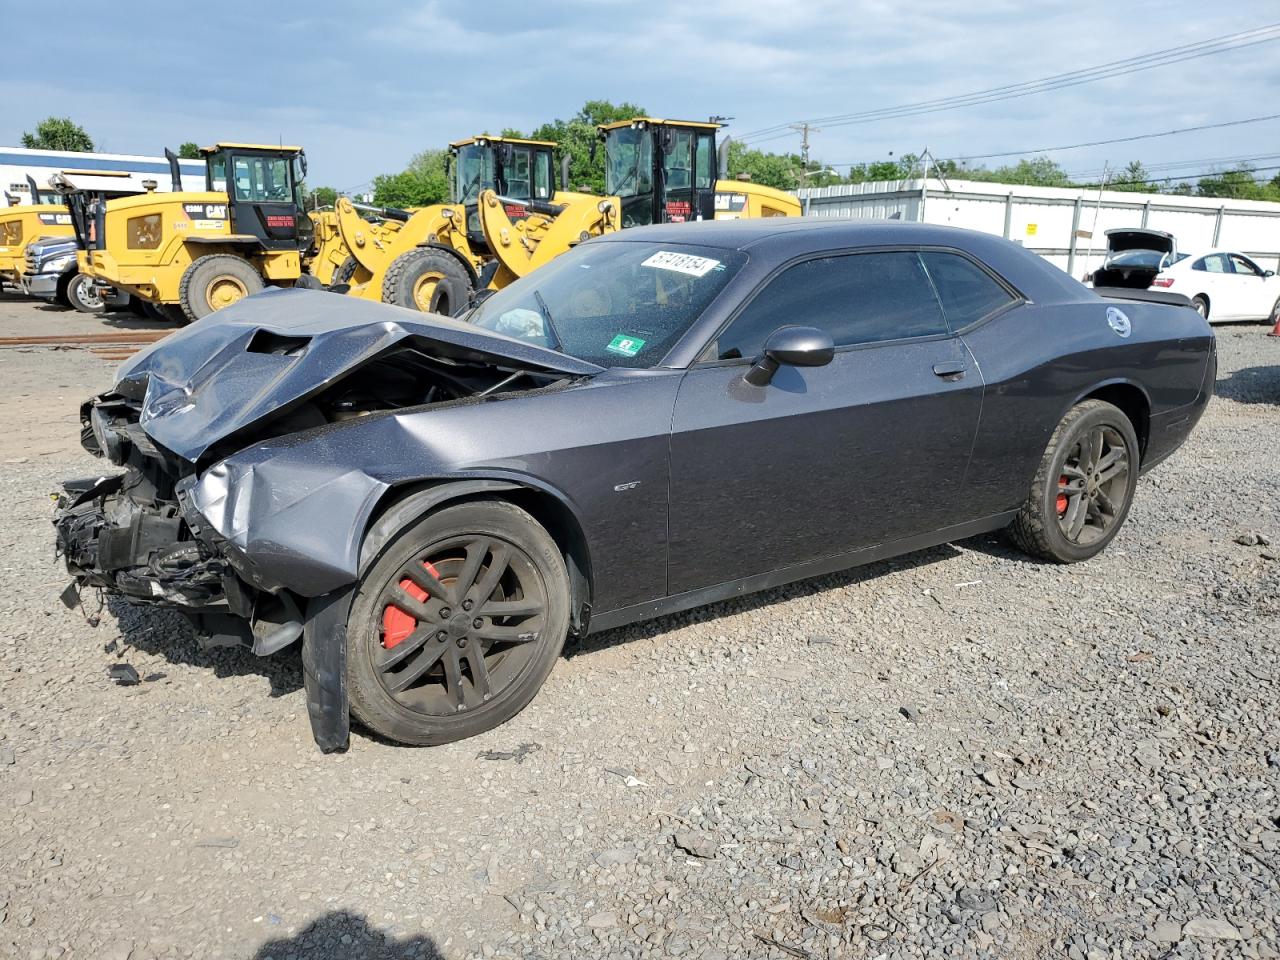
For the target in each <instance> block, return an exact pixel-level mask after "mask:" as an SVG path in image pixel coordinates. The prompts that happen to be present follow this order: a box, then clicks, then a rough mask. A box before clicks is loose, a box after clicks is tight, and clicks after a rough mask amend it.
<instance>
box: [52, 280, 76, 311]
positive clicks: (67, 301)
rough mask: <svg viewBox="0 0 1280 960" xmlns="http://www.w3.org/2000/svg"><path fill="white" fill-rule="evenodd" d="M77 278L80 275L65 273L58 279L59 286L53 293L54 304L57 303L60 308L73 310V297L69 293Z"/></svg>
mask: <svg viewBox="0 0 1280 960" xmlns="http://www.w3.org/2000/svg"><path fill="white" fill-rule="evenodd" d="M77 276H79V274H75V273H64V274H63V275H62V276H60V277H59V278H58V286H57V288H56V289H55V290H54V292H53V299H54V302H55V303H57V304H58V306H60V307H66V308H68V309H71V296H70V294H69V292H68V291H69V290H70V289H71V281H72V280H74V279H75V278H76V277H77Z"/></svg>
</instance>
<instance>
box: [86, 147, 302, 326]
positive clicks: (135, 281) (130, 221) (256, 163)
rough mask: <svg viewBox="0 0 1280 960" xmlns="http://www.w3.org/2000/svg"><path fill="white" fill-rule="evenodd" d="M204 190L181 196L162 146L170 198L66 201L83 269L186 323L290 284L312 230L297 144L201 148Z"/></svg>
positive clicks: (159, 195)
mask: <svg viewBox="0 0 1280 960" xmlns="http://www.w3.org/2000/svg"><path fill="white" fill-rule="evenodd" d="M201 152H202V153H203V155H204V157H205V161H206V163H207V164H208V172H207V174H206V181H205V190H204V191H203V192H183V191H182V190H181V175H180V173H179V170H178V161H177V157H176V156H175V155H174V154H173V153H172V152H171V151H168V150H166V151H165V156H166V157H167V158H168V159H169V165H170V170H171V173H172V177H173V187H174V190H173V192H172V193H153V192H149V193H146V194H143V195H141V196H134V197H125V198H122V199H118V200H111V201H109V202H107V203H106V204H105V205H97V206H96V207H94V206H93V205H90V204H72V206H71V213H72V220H73V223H74V225H75V230H76V237H77V240H78V242H79V244H80V247H81V251H82V256H81V261H82V262H81V269H82V271H84V272H86V273H89V274H91V275H92V276H93V277H95V278H96V279H97V280H99V281H100V282H102V283H104V284H108V285H110V286H113V287H116V288H118V289H120V290H124V291H126V292H128V293H130V294H132V295H134V296H135V297H138V298H140V299H141V300H143V301H146V302H149V303H152V304H157V305H160V306H162V307H164V308H168V309H170V310H172V309H173V308H180V309H181V311H182V314H183V315H185V317H186V318H187V319H189V320H198V319H200V318H201V317H203V316H205V315H207V314H209V313H212V312H213V311H214V310H218V309H221V308H222V307H225V306H228V305H230V304H232V303H235V302H237V301H239V300H241V299H243V298H244V297H247V296H249V295H251V294H254V293H257V292H258V291H259V290H261V289H263V287H264V286H266V285H267V284H273V285H277V286H292V285H294V284H295V283H296V282H297V281H298V278H299V277H301V276H302V275H303V273H302V258H303V255H304V253H305V252H306V251H307V250H308V249H309V248H310V246H311V242H312V236H313V230H314V226H313V224H312V221H311V219H310V218H309V217H308V216H307V215H306V214H305V212H304V211H303V205H302V179H303V177H304V175H305V174H306V169H307V167H306V155H305V154H304V153H303V151H302V148H301V147H285V146H279V147H276V146H269V145H263V144H249V143H219V144H217V145H216V146H213V147H206V148H204V149H203V150H202V151H201Z"/></svg>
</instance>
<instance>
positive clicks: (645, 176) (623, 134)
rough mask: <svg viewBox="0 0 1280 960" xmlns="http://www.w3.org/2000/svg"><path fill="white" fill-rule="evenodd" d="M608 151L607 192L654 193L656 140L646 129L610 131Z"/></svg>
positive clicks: (636, 194) (625, 193) (627, 193)
mask: <svg viewBox="0 0 1280 960" xmlns="http://www.w3.org/2000/svg"><path fill="white" fill-rule="evenodd" d="M605 152H606V153H607V154H608V157H607V160H608V162H607V163H606V164H605V187H604V190H605V193H608V194H612V195H613V196H615V197H637V196H643V195H644V194H648V193H653V140H652V139H651V138H650V136H649V132H648V131H647V130H635V129H626V130H613V131H611V132H610V134H609V139H608V140H607V141H606V142H605Z"/></svg>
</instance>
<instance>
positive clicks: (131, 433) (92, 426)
mask: <svg viewBox="0 0 1280 960" xmlns="http://www.w3.org/2000/svg"><path fill="white" fill-rule="evenodd" d="M141 409H142V400H141V398H130V397H127V396H123V395H121V394H118V393H113V394H106V395H104V396H100V397H95V398H94V399H92V400H90V401H89V402H88V403H86V404H85V405H84V406H83V407H82V408H81V443H82V445H83V446H84V447H85V449H86V450H88V451H90V452H91V453H94V454H95V455H98V456H101V457H104V458H105V459H107V460H110V461H111V463H112V464H114V465H115V466H117V467H119V468H123V470H122V472H117V473H113V474H111V475H108V476H103V477H96V478H91V479H85V480H74V481H69V482H67V483H65V484H64V485H63V486H64V489H63V492H62V493H61V494H60V495H59V497H58V499H57V508H56V511H55V515H54V526H55V528H56V531H57V540H56V543H57V550H58V553H59V555H60V556H62V557H63V558H65V561H66V564H67V569H68V571H69V572H70V573H71V574H72V576H73V577H74V578H75V580H74V583H73V585H72V587H71V588H69V589H68V591H67V592H66V593H65V594H64V600H65V601H66V602H67V603H68V605H69V606H74V605H75V604H76V602H77V599H78V596H79V592H80V590H81V589H83V588H84V587H98V588H101V589H102V590H104V591H105V592H107V593H110V594H116V595H119V596H120V597H123V598H125V599H127V600H129V601H130V602H134V603H140V604H154V605H160V606H166V607H172V608H175V609H177V610H179V611H180V612H182V613H184V614H185V615H187V617H188V618H189V619H190V620H191V622H192V625H193V627H194V628H195V631H196V636H197V638H198V639H199V640H200V641H201V642H202V643H203V644H205V645H207V646H227V645H237V644H243V645H246V646H250V647H252V648H253V649H254V651H255V652H257V653H260V654H263V653H270V652H273V651H274V650H276V649H279V648H280V647H282V646H285V645H287V644H288V643H290V642H292V641H293V640H295V639H297V638H298V636H300V635H301V632H302V625H301V622H300V620H301V618H300V616H299V614H298V609H297V604H296V603H295V602H294V601H293V599H292V598H291V597H289V596H288V595H287V594H283V595H280V596H273V595H270V594H263V593H262V592H261V591H259V590H257V589H255V588H254V587H252V586H250V585H249V584H247V583H246V582H245V581H244V580H243V579H242V578H241V577H240V576H238V575H237V573H236V570H235V567H234V565H233V564H232V562H231V561H230V559H229V557H228V553H227V549H226V543H225V541H223V540H222V539H221V538H220V537H218V535H217V534H216V533H215V532H214V531H213V530H212V529H211V528H210V526H209V524H208V523H207V522H205V521H204V519H203V518H202V517H201V516H200V514H199V513H198V512H196V511H195V510H194V508H193V507H192V505H191V502H190V499H189V498H188V497H186V496H184V492H183V491H184V490H185V489H186V488H189V486H190V484H191V482H192V481H193V480H194V468H193V467H192V465H191V464H189V463H187V462H185V461H183V460H181V459H179V458H178V457H176V456H174V455H173V454H170V453H168V452H167V451H165V450H163V449H162V448H160V447H158V446H157V445H156V444H155V443H154V442H153V441H152V440H151V439H150V438H149V437H148V436H147V434H146V433H145V432H144V431H143V429H142V427H141V426H140V424H139V415H140V412H141Z"/></svg>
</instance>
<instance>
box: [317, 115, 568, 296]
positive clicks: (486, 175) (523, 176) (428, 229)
mask: <svg viewBox="0 0 1280 960" xmlns="http://www.w3.org/2000/svg"><path fill="white" fill-rule="evenodd" d="M555 149H556V144H554V143H552V142H550V141H547V140H529V139H525V138H520V137H493V136H488V135H487V134H485V135H480V136H476V137H469V138H467V139H465V140H458V141H456V142H454V143H451V144H449V181H450V195H451V200H450V202H449V203H443V204H435V205H432V206H429V207H422V208H419V209H416V210H400V209H396V208H394V207H372V206H367V205H364V204H360V203H356V202H354V201H351V200H349V199H346V198H339V200H338V202H337V204H336V205H335V209H334V212H333V215H332V224H333V227H332V234H333V235H335V236H336V238H337V239H335V240H330V241H328V242H326V241H325V240H324V239H323V238H324V236H328V235H329V233H330V230H329V225H328V224H327V223H322V226H321V228H320V232H319V234H318V236H319V238H320V242H319V253H318V255H317V257H316V259H315V261H314V264H313V266H312V272H313V273H314V274H315V275H316V276H317V277H318V278H319V279H321V280H324V272H325V271H326V270H327V269H328V268H330V267H332V281H331V282H332V283H335V284H336V283H345V284H347V285H349V292H350V293H351V294H352V295H355V296H359V297H363V298H365V299H368V300H380V301H382V302H384V303H393V304H397V305H399V306H405V307H414V308H417V309H419V310H426V311H431V312H435V313H443V314H453V313H457V312H458V311H459V310H461V309H462V308H464V307H466V306H467V304H468V302H469V301H470V297H471V294H472V292H473V291H475V290H476V289H478V288H479V287H482V286H485V285H486V283H487V278H485V279H483V280H482V273H483V272H484V266H485V264H486V263H488V262H490V261H492V260H493V257H494V252H493V251H492V250H491V249H490V240H489V238H488V236H487V235H486V233H485V228H484V223H483V220H482V217H481V213H480V207H481V196H482V194H484V193H485V192H486V191H488V192H490V193H491V194H494V195H497V196H501V197H503V199H504V202H503V210H504V214H505V217H506V218H507V220H508V221H515V222H521V221H523V220H524V219H526V218H527V217H528V216H529V214H530V212H531V210H532V208H533V207H542V208H544V209H545V208H549V206H550V205H551V201H552V198H553V197H554V198H555V200H556V201H557V203H558V204H559V205H563V204H565V203H568V202H570V201H572V200H575V199H578V198H581V199H584V200H585V199H592V200H593V202H594V198H586V197H585V196H584V195H581V194H577V195H570V194H566V193H564V192H563V191H557V190H556V179H555V159H554V155H555ZM531 205H532V206H531ZM362 213H363V214H368V215H371V216H373V217H374V218H376V219H377V220H378V221H379V222H375V223H371V222H370V221H369V220H368V219H365V218H364V217H362V216H361V214H362ZM326 219H327V218H326ZM539 222H541V221H539ZM344 250H345V251H346V252H347V254H348V257H347V259H346V260H345V261H344V262H343V263H341V264H340V265H338V264H337V263H336V261H337V258H338V255H339V254H340V253H341V252H342V251H344Z"/></svg>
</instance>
